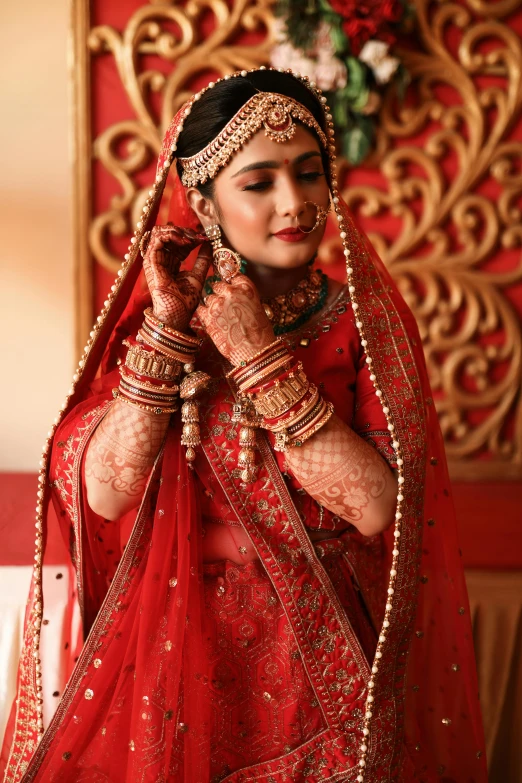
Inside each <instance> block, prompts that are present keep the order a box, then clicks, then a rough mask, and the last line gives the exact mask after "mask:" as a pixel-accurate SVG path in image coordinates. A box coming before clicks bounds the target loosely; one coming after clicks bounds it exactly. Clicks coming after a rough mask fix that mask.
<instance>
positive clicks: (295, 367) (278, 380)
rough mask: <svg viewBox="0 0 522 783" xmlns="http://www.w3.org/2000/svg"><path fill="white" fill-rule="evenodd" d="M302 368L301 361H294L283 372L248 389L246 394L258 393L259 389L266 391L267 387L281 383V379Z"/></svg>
mask: <svg viewBox="0 0 522 783" xmlns="http://www.w3.org/2000/svg"><path fill="white" fill-rule="evenodd" d="M302 369H303V364H302V362H296V363H295V364H293V365H292V366H291V367H289V368H288V370H285V371H284V373H282V374H281V375H276V377H275V378H272V379H271V380H270V381H267V382H266V383H263V384H262V385H261V386H256V387H255V388H254V389H249V390H248V391H247V392H246V394H247V396H248V397H251V396H252V395H254V394H259V392H261V391H268V389H271V388H272V387H273V386H275V385H276V383H281V381H284V380H286V378H288V377H289V375H291V374H292V373H295V372H299V370H302Z"/></svg>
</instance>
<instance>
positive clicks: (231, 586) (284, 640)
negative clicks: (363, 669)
mask: <svg viewBox="0 0 522 783" xmlns="http://www.w3.org/2000/svg"><path fill="white" fill-rule="evenodd" d="M344 549H345V546H344V543H343V541H342V540H341V539H332V540H331V541H328V542H327V543H323V544H321V545H320V546H319V553H320V556H322V557H323V565H324V566H325V569H326V571H327V573H328V574H329V576H330V578H331V580H332V583H333V585H334V587H335V589H336V591H337V592H338V594H339V597H340V599H341V601H342V604H343V606H344V608H345V610H346V613H347V615H348V617H349V619H350V621H351V623H352V626H353V627H354V630H356V632H357V635H358V636H359V639H361V640H362V643H363V647H364V648H365V653H366V655H367V656H368V657H369V658H370V659H371V656H373V652H374V650H375V634H374V632H373V629H372V628H371V626H370V623H369V620H368V618H367V615H366V612H365V609H364V607H363V605H362V603H361V601H360V598H359V593H358V591H357V590H356V588H355V587H354V584H353V581H352V578H351V574H350V569H349V566H348V564H347V562H346V560H345V558H344V556H343V552H344ZM204 600H205V610H206V616H205V645H206V653H207V660H208V663H209V667H208V671H209V678H208V682H207V683H206V692H207V694H208V703H209V705H210V781H211V783H217V782H218V781H220V780H222V779H223V778H226V777H227V776H228V775H230V774H231V773H232V772H234V771H236V770H238V769H242V768H244V767H249V766H250V765H252V764H256V763H258V762H262V761H268V760H270V759H274V758H277V757H278V756H283V755H284V754H287V753H289V752H290V751H291V750H293V749H294V748H297V747H299V746H301V745H303V744H304V743H306V742H307V741H308V740H310V739H312V738H313V737H314V736H315V735H317V734H318V733H319V732H321V731H322V730H323V729H325V728H326V723H325V721H324V718H323V715H322V711H321V709H320V707H319V703H318V701H317V698H316V696H315V694H314V691H313V688H312V687H311V684H310V681H309V679H308V677H307V675H306V671H305V668H304V666H303V663H302V660H301V657H302V656H301V651H300V650H299V647H298V644H297V642H296V639H295V636H294V634H293V632H292V629H291V626H290V623H289V621H288V619H287V617H286V614H285V611H284V608H283V606H282V604H281V603H280V601H279V599H278V598H277V594H276V592H275V590H274V588H273V586H272V583H271V581H270V579H269V577H268V574H267V573H266V571H265V569H264V568H263V566H262V564H261V563H260V561H259V560H254V561H253V562H251V563H247V564H246V565H238V564H236V563H233V562H232V561H230V560H224V561H220V562H217V563H208V564H205V565H204ZM309 600H310V601H311V602H313V601H314V596H313V594H311V595H310V596H309ZM177 725H178V733H177V735H176V741H175V751H174V753H173V756H172V765H171V774H172V780H178V779H179V780H183V779H184V770H183V766H184V764H186V763H189V764H190V759H185V758H184V742H183V730H184V727H185V725H186V724H185V722H184V710H183V699H182V698H180V706H179V712H178V716H177Z"/></svg>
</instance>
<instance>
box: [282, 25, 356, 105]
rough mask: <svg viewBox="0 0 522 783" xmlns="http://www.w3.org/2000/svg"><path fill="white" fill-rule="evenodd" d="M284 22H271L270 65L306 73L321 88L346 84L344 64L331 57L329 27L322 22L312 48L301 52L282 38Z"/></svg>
mask: <svg viewBox="0 0 522 783" xmlns="http://www.w3.org/2000/svg"><path fill="white" fill-rule="evenodd" d="M284 31H285V25H284V21H283V20H281V19H277V20H276V22H275V24H274V37H275V40H276V46H275V47H274V48H273V49H272V53H271V56H270V63H271V65H273V66H274V68H291V69H292V71H294V73H298V74H300V75H301V76H308V78H309V79H310V81H312V82H315V83H316V84H317V86H318V87H320V89H321V90H336V89H339V88H340V87H345V86H346V79H347V74H346V67H345V65H344V63H343V62H341V60H339V59H338V58H337V57H335V56H334V49H333V45H332V39H331V35H330V27H329V25H327V24H325V23H324V22H323V23H322V24H321V25H320V26H319V29H318V31H317V35H316V38H315V41H314V45H313V47H312V48H311V49H310V50H308V51H306V52H303V51H302V50H301V49H295V48H294V47H293V46H292V44H290V43H289V42H288V40H287V39H286V37H285V32H284Z"/></svg>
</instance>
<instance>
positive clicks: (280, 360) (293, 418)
mask: <svg viewBox="0 0 522 783" xmlns="http://www.w3.org/2000/svg"><path fill="white" fill-rule="evenodd" d="M227 377H228V378H229V379H230V380H231V381H232V382H233V383H234V384H235V386H236V388H237V392H238V396H239V398H240V400H241V402H240V403H239V404H238V405H236V406H235V412H234V416H235V418H234V417H233V420H235V421H237V422H239V423H241V425H242V428H241V431H240V446H241V447H242V448H241V451H240V456H239V459H238V467H239V468H240V469H241V471H242V474H241V475H242V478H243V480H245V481H248V480H250V479H251V478H252V476H254V475H255V470H256V469H255V450H254V446H255V432H253V433H252V434H249V433H248V429H251V430H254V429H255V428H256V427H262V428H264V429H267V430H270V431H271V432H273V433H274V435H275V443H274V448H275V450H276V451H286V450H287V449H288V448H290V447H294V446H301V445H302V444H303V443H305V442H306V441H307V440H308V439H309V438H311V437H312V435H314V434H315V433H316V432H317V431H318V430H319V429H320V428H321V427H323V426H324V425H325V424H326V422H327V421H328V420H329V419H330V418H331V416H332V414H333V405H332V403H331V402H326V401H325V400H324V399H323V398H322V396H321V395H320V394H319V391H318V389H317V387H316V386H314V385H313V384H310V382H309V380H308V378H307V377H306V375H305V373H304V371H303V365H302V364H301V362H298V361H296V359H295V358H294V357H293V356H292V354H291V353H290V351H289V350H288V349H287V348H286V346H285V345H284V343H283V342H282V341H281V340H280V339H277V340H275V341H274V342H273V343H271V344H270V345H268V346H267V347H266V348H263V349H262V350H261V351H258V353H256V354H255V355H254V356H252V357H251V358H250V359H249V360H248V361H247V362H242V363H241V365H240V366H239V367H234V369H233V370H231V371H230V372H229V373H227ZM252 409H253V410H252ZM249 410H250V413H249Z"/></svg>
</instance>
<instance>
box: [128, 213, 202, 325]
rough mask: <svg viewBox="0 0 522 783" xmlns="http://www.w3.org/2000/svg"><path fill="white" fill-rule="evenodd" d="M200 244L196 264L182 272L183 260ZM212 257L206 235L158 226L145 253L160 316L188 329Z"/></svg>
mask: <svg viewBox="0 0 522 783" xmlns="http://www.w3.org/2000/svg"><path fill="white" fill-rule="evenodd" d="M198 245H201V248H200V250H199V254H198V257H197V259H196V261H195V262H194V266H193V267H192V269H191V270H190V271H186V270H184V271H183V272H180V271H179V269H180V266H181V264H182V262H183V261H184V260H185V259H186V258H187V256H188V255H189V254H190V253H191V251H192V250H194V248H196V247H197V246H198ZM211 260H212V248H211V245H210V242H208V240H207V238H206V237H205V235H204V234H198V233H197V232H196V231H192V229H189V228H187V229H184V228H181V227H180V226H174V225H170V224H169V225H166V226H154V228H153V229H152V231H151V234H150V239H149V242H148V245H147V249H146V251H145V254H144V256H143V270H144V272H145V278H146V280H147V285H148V287H149V291H150V294H151V297H152V307H153V311H154V315H155V316H156V317H157V318H159V319H160V320H161V321H163V322H164V323H166V324H167V325H168V326H170V327H172V328H173V329H179V330H180V331H185V330H186V329H187V327H188V325H189V323H190V320H191V318H192V315H193V313H194V310H195V309H196V307H197V306H198V304H199V300H200V295H201V290H202V288H203V285H204V283H205V278H206V276H207V271H208V268H209V265H210V262H211Z"/></svg>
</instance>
